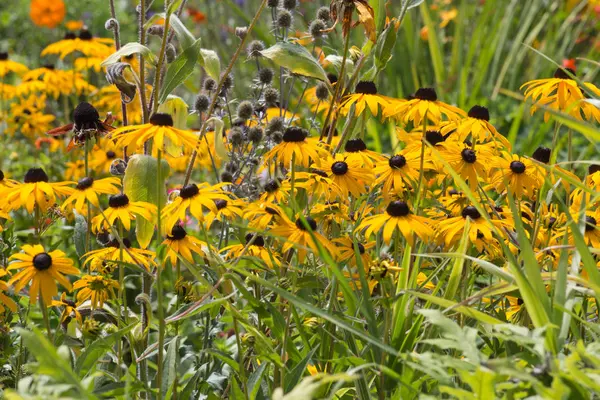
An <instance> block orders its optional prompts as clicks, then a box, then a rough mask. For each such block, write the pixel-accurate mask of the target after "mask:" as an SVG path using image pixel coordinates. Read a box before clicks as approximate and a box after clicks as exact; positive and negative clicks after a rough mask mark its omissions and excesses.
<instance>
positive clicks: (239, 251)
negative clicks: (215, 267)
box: [220, 233, 281, 269]
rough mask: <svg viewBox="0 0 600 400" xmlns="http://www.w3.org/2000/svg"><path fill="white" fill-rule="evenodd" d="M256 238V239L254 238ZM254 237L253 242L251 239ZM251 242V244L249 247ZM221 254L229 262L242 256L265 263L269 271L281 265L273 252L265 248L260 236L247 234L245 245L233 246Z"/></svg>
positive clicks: (225, 248) (223, 249) (263, 240)
mask: <svg viewBox="0 0 600 400" xmlns="http://www.w3.org/2000/svg"><path fill="white" fill-rule="evenodd" d="M255 236H256V237H255ZM253 237H254V240H252V238H253ZM251 240H252V244H250V245H249V243H250V241H251ZM220 252H221V253H227V254H226V255H225V258H226V259H227V260H231V259H233V258H238V257H240V256H244V257H246V258H250V259H252V258H256V259H259V260H261V261H262V262H264V263H265V265H266V266H267V267H269V268H271V269H273V268H275V266H276V265H279V264H280V263H281V259H280V258H279V256H278V255H277V254H276V253H275V252H274V251H269V250H267V249H266V248H265V239H264V238H263V237H262V236H259V235H254V234H252V233H248V234H247V235H246V244H242V243H240V244H234V245H231V246H227V247H224V248H222V249H221V251H220Z"/></svg>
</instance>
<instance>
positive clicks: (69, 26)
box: [65, 20, 83, 31]
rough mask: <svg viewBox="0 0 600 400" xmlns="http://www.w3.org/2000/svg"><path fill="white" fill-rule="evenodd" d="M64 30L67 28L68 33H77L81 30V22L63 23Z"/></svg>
mask: <svg viewBox="0 0 600 400" xmlns="http://www.w3.org/2000/svg"><path fill="white" fill-rule="evenodd" d="M65 28H67V29H68V30H70V31H77V30H80V29H81V28H83V21H82V20H77V21H75V20H70V21H67V22H65Z"/></svg>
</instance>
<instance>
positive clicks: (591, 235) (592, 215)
mask: <svg viewBox="0 0 600 400" xmlns="http://www.w3.org/2000/svg"><path fill="white" fill-rule="evenodd" d="M598 221H600V212H599V211H598V210H595V211H587V212H586V213H585V231H584V233H583V238H584V240H585V243H586V244H587V245H588V246H591V247H593V248H594V249H600V227H599V226H598ZM570 242H572V243H574V239H573V237H572V236H571V237H570Z"/></svg>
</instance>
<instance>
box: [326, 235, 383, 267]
mask: <svg viewBox="0 0 600 400" xmlns="http://www.w3.org/2000/svg"><path fill="white" fill-rule="evenodd" d="M333 242H334V243H335V244H336V246H337V248H338V250H339V255H340V258H339V259H338V261H340V262H347V263H348V266H350V267H353V266H356V265H357V264H358V262H357V260H356V251H355V249H354V246H355V245H356V247H357V248H358V255H359V257H360V259H361V262H362V266H363V268H368V266H369V264H370V263H371V256H370V255H369V252H368V251H367V250H370V249H372V248H373V247H375V245H376V243H375V242H365V243H362V242H361V241H359V240H357V239H352V238H349V237H342V238H337V239H334V240H333Z"/></svg>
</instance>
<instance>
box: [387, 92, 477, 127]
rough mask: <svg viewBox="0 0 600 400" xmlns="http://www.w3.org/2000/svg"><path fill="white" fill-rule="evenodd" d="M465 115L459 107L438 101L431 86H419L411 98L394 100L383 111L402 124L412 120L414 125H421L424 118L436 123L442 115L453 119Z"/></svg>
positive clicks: (388, 116)
mask: <svg viewBox="0 0 600 400" xmlns="http://www.w3.org/2000/svg"><path fill="white" fill-rule="evenodd" d="M465 115H466V114H465V112H464V111H463V110H461V109H460V108H457V107H454V106H451V105H449V104H446V103H443V102H441V101H439V100H438V99H437V93H436V92H435V89H433V88H420V89H419V90H417V92H416V93H415V96H414V98H413V99H411V100H395V101H393V102H391V103H390V104H389V105H388V106H387V107H386V108H385V110H384V112H383V116H384V117H386V118H394V119H396V120H397V121H399V122H402V123H404V124H407V123H409V122H412V123H413V124H414V126H415V127H418V126H421V125H422V121H423V119H425V118H427V120H429V121H431V122H432V123H433V124H434V125H438V124H439V123H440V122H441V121H442V119H443V117H445V118H446V119H448V120H450V121H453V120H458V119H460V118H463V117H464V116H465Z"/></svg>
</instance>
